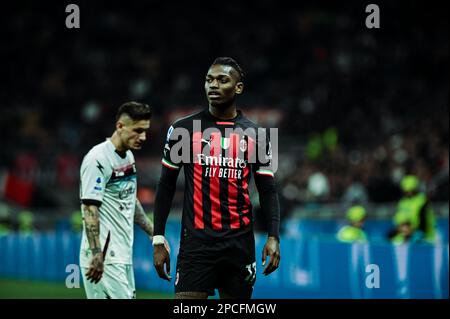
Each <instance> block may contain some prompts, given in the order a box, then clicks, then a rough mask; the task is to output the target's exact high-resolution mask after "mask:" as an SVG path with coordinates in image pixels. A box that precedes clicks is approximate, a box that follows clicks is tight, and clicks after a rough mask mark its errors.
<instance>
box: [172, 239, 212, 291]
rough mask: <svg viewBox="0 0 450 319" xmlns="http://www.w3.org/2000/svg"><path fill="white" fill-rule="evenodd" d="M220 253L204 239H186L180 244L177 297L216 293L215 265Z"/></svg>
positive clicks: (176, 285) (176, 281) (176, 282)
mask: <svg viewBox="0 0 450 319" xmlns="http://www.w3.org/2000/svg"><path fill="white" fill-rule="evenodd" d="M217 259H218V253H217V251H216V250H215V249H214V247H212V245H210V246H208V245H206V244H205V243H203V242H202V241H198V240H185V241H184V242H182V243H181V244H180V252H179V254H178V258H177V269H176V275H175V294H176V298H177V295H178V297H183V296H184V297H185V298H189V297H191V296H192V295H194V296H195V298H201V297H202V296H203V295H204V293H206V295H214V288H215V285H216V271H215V265H216V260H217Z"/></svg>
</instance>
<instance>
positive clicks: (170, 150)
mask: <svg viewBox="0 0 450 319" xmlns="http://www.w3.org/2000/svg"><path fill="white" fill-rule="evenodd" d="M176 129H177V126H176V125H175V124H173V125H171V126H170V127H169V130H168V131H167V136H166V142H165V144H164V150H163V157H162V160H161V163H162V164H163V165H164V166H165V167H167V168H168V169H171V170H179V169H180V168H181V166H182V161H181V160H180V158H181V149H179V148H178V147H177V143H178V142H179V141H180V139H181V137H180V136H177V135H178V134H177V132H176ZM174 131H175V132H174ZM175 148H176V149H175Z"/></svg>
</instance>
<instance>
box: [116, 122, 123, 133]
mask: <svg viewBox="0 0 450 319" xmlns="http://www.w3.org/2000/svg"><path fill="white" fill-rule="evenodd" d="M123 126H124V125H123V122H122V121H121V120H118V121H117V122H116V130H118V131H119V130H121V129H122V128H123Z"/></svg>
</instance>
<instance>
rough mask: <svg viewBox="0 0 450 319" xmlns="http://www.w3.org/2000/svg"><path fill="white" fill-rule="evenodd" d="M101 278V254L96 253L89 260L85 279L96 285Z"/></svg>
mask: <svg viewBox="0 0 450 319" xmlns="http://www.w3.org/2000/svg"><path fill="white" fill-rule="evenodd" d="M102 276H103V253H102V252H98V253H96V254H94V256H93V257H92V260H91V264H90V265H89V270H88V271H87V272H86V278H87V279H88V280H89V281H90V282H92V283H94V284H97V283H98V282H99V281H100V279H102Z"/></svg>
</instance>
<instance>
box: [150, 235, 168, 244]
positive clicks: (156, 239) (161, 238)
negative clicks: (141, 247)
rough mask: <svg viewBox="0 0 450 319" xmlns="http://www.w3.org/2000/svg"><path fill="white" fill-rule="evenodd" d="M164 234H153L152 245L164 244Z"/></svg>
mask: <svg viewBox="0 0 450 319" xmlns="http://www.w3.org/2000/svg"><path fill="white" fill-rule="evenodd" d="M164 240H165V238H164V236H163V235H155V236H153V246H155V245H164Z"/></svg>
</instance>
